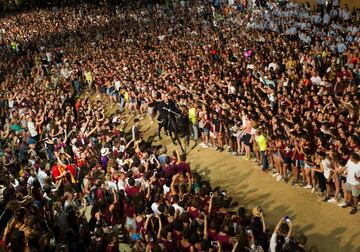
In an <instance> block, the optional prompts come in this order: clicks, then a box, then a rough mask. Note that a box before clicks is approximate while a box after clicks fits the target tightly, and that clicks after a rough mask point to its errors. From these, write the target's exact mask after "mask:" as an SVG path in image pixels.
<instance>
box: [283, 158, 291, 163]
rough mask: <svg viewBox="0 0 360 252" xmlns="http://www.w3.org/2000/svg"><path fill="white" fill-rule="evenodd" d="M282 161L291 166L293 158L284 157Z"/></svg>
mask: <svg viewBox="0 0 360 252" xmlns="http://www.w3.org/2000/svg"><path fill="white" fill-rule="evenodd" d="M282 161H283V163H284V164H291V157H283V159H282Z"/></svg>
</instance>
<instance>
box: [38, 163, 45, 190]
mask: <svg viewBox="0 0 360 252" xmlns="http://www.w3.org/2000/svg"><path fill="white" fill-rule="evenodd" d="M36 178H37V180H38V181H39V183H40V186H41V188H44V185H45V179H46V178H47V174H46V172H45V171H44V170H43V169H42V167H41V166H40V168H39V170H38V171H37V173H36Z"/></svg>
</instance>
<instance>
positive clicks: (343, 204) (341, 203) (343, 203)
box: [338, 200, 347, 207]
mask: <svg viewBox="0 0 360 252" xmlns="http://www.w3.org/2000/svg"><path fill="white" fill-rule="evenodd" d="M346 204H347V203H346V201H345V200H343V201H341V202H340V203H339V204H338V206H339V207H343V206H345V205H346Z"/></svg>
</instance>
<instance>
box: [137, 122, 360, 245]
mask: <svg viewBox="0 0 360 252" xmlns="http://www.w3.org/2000/svg"><path fill="white" fill-rule="evenodd" d="M141 124H142V125H143V126H142V131H143V132H144V138H145V139H148V138H149V137H150V138H151V139H153V137H152V136H153V135H154V133H155V132H156V128H157V125H156V124H155V123H154V124H152V125H151V126H148V125H149V122H148V120H145V121H143V122H142V123H141ZM153 143H154V144H157V145H158V144H161V145H165V146H167V147H168V150H169V153H172V150H174V148H177V149H180V148H179V146H174V145H173V144H172V143H171V140H170V138H169V137H164V138H163V140H161V141H158V138H157V137H155V138H154V140H153ZM193 145H194V143H193V142H191V144H190V147H187V152H188V161H189V162H190V164H191V169H192V170H195V171H197V172H199V173H200V174H201V175H202V176H203V177H204V178H205V179H209V180H210V181H211V184H212V186H213V187H215V186H220V187H221V188H223V189H224V190H225V191H226V193H227V195H228V196H231V197H232V198H233V199H234V201H236V202H238V207H239V206H246V208H249V209H251V208H253V207H255V206H262V207H263V209H264V211H265V219H266V222H267V225H268V228H269V230H271V231H272V230H273V228H274V226H275V225H276V223H277V222H278V220H279V219H280V218H283V217H284V216H287V215H288V216H290V218H291V219H292V221H293V224H294V234H295V237H296V235H297V234H301V233H303V234H306V235H307V237H308V247H310V246H312V245H315V246H317V248H318V249H319V251H321V252H323V251H326V252H327V251H329V252H332V251H334V252H337V251H339V252H340V251H341V252H342V251H347V252H352V251H354V252H355V251H360V212H359V213H357V214H355V215H350V214H349V212H350V210H351V209H349V208H348V209H345V210H344V209H342V208H341V207H338V206H337V204H330V203H324V202H322V201H321V199H320V198H319V197H318V196H316V195H315V194H312V193H311V192H310V190H306V189H303V188H299V187H292V186H291V185H289V184H285V183H284V182H277V181H276V180H275V178H273V177H271V175H270V174H262V173H261V171H260V168H259V167H258V166H257V165H255V163H254V162H253V161H246V160H244V159H241V158H239V157H233V156H231V155H230V154H229V153H227V152H222V153H221V152H217V151H215V150H213V149H210V148H209V149H204V148H201V147H195V148H193V149H191V148H192V147H193ZM238 207H237V208H238Z"/></svg>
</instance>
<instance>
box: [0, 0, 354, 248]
mask: <svg viewBox="0 0 360 252" xmlns="http://www.w3.org/2000/svg"><path fill="white" fill-rule="evenodd" d="M215 2H216V1H215ZM359 22H360V15H359V12H356V11H355V12H350V11H349V10H348V9H347V8H346V7H345V8H339V7H338V6H337V5H336V4H335V6H333V7H332V6H331V5H329V6H319V9H318V10H317V11H312V10H310V8H308V7H306V6H300V5H297V4H292V3H281V4H278V3H275V2H268V3H267V4H266V5H265V4H264V5H263V6H260V5H258V3H257V2H254V3H252V2H250V3H249V5H248V4H247V3H246V2H237V1H235V2H232V3H231V5H218V4H217V3H214V5H213V6H211V5H210V4H208V3H203V2H195V1H181V2H176V1H169V2H166V5H155V6H151V5H147V6H145V7H143V6H141V5H137V4H136V3H135V2H134V3H128V4H126V5H125V6H123V7H113V6H108V5H105V4H104V5H97V6H95V5H85V4H79V5H77V6H72V7H63V8H51V9H47V8H45V9H34V10H29V11H24V12H21V13H18V14H16V15H10V16H7V17H6V18H3V19H1V20H0V24H1V25H0V42H1V43H0V57H1V59H0V78H1V82H0V83H1V85H0V93H1V96H0V115H1V129H0V130H1V131H0V155H1V161H2V164H1V171H0V172H1V176H0V186H1V204H0V209H1V211H0V212H1V216H0V234H1V237H2V242H1V246H2V247H4V248H6V250H7V251H13V252H15V251H21V252H22V251H97V252H100V251H108V252H110V251H119V234H120V233H121V234H122V235H123V237H122V239H123V241H126V242H128V243H129V244H130V246H131V247H132V249H133V250H134V251H174V250H175V249H177V250H179V251H269V250H270V251H308V249H307V248H306V247H305V245H306V240H307V238H306V236H304V235H300V236H298V238H297V239H294V238H293V235H292V222H291V219H290V218H289V217H287V216H286V217H284V218H282V219H281V220H280V221H279V223H278V225H277V226H276V227H275V229H274V231H273V232H270V233H269V230H268V229H267V225H266V222H265V218H264V214H263V210H262V209H261V207H255V208H254V209H252V210H251V211H248V210H246V209H245V208H244V206H241V207H239V208H238V210H237V211H232V209H234V208H233V205H232V199H231V197H228V196H227V195H226V193H224V192H223V191H222V190H221V189H219V188H212V187H211V185H210V184H209V182H208V181H204V180H203V179H202V177H201V176H200V175H199V174H197V173H196V172H194V171H193V170H191V168H190V165H189V163H187V161H186V154H185V153H179V152H174V153H167V149H166V148H165V147H161V146H155V145H153V144H152V143H151V142H148V141H147V139H143V137H142V133H141V124H142V123H143V122H147V123H149V120H153V121H156V113H157V111H156V109H154V104H156V103H158V102H163V101H172V102H174V103H175V104H176V105H177V106H178V108H179V111H180V113H181V114H182V116H183V117H184V118H187V119H188V120H187V121H186V123H188V124H189V129H190V130H191V136H192V139H193V140H194V141H195V143H199V146H201V147H202V148H209V147H211V148H214V149H216V150H217V151H225V150H226V151H228V152H230V153H231V154H232V155H234V156H239V158H245V159H253V160H254V161H256V162H258V163H259V165H261V167H262V171H263V172H264V173H266V172H270V173H272V176H274V177H276V180H278V181H284V182H286V183H287V182H288V181H289V180H290V179H291V184H292V185H294V186H295V185H298V186H301V187H304V188H306V189H311V190H312V192H314V193H315V192H319V193H320V194H322V195H321V196H323V197H324V201H328V202H338V201H340V200H341V198H342V197H343V198H344V200H343V201H342V202H339V203H341V206H342V207H352V210H351V213H352V214H354V213H356V211H357V205H358V197H359V193H360V188H359V176H360V163H359V162H360V156H359V147H360V136H359V126H358V125H359V101H360V99H359V95H360V93H359V84H360V83H359V81H360V58H359V48H360V28H359ZM113 108H116V109H117V111H116V112H115V113H108V112H109V111H111V110H112V111H114V109H113ZM145 117H149V119H146V120H144V121H143V120H142V119H144V118H145ZM134 118H135V119H134ZM129 122H130V123H131V130H130V132H127V130H126V129H127V125H128V124H129ZM239 169H244V168H242V167H239ZM87 215H89V216H87ZM310 251H317V250H316V248H315V247H313V248H311V249H310Z"/></svg>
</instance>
